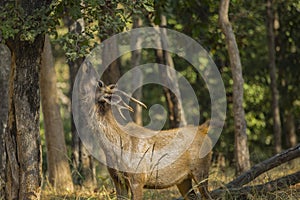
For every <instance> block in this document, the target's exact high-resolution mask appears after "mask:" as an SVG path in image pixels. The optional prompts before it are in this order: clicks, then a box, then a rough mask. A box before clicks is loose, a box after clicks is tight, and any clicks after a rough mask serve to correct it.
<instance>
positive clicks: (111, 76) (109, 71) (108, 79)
mask: <svg viewBox="0 0 300 200" xmlns="http://www.w3.org/2000/svg"><path fill="white" fill-rule="evenodd" d="M112 35H113V34H112ZM110 41H111V43H106V44H107V45H105V46H104V48H103V54H102V61H103V63H102V65H103V66H107V65H108V67H107V68H106V71H105V72H104V74H103V76H102V80H103V81H104V83H105V84H115V83H117V82H118V80H119V78H120V77H121V72H120V68H119V66H120V64H119V60H118V59H116V60H114V61H112V62H111V63H109V61H111V60H112V58H114V57H115V56H114V55H115V54H118V51H119V49H118V41H117V40H116V38H111V40H110Z"/></svg>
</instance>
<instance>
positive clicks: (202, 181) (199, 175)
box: [192, 170, 212, 199]
mask: <svg viewBox="0 0 300 200" xmlns="http://www.w3.org/2000/svg"><path fill="white" fill-rule="evenodd" d="M192 174H193V179H194V181H195V182H196V185H197V187H198V189H199V192H200V194H201V197H202V198H204V199H212V198H211V196H210V194H209V191H208V171H202V170H197V171H195V172H192Z"/></svg>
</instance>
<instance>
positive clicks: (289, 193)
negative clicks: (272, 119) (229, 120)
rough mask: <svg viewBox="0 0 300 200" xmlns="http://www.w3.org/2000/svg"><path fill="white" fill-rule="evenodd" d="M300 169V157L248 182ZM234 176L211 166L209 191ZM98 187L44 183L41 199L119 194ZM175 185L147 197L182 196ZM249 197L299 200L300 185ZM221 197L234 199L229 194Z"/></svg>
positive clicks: (84, 199) (111, 199) (106, 185)
mask: <svg viewBox="0 0 300 200" xmlns="http://www.w3.org/2000/svg"><path fill="white" fill-rule="evenodd" d="M297 171H300V158H298V159H295V160H293V161H292V162H288V163H286V164H283V165H281V166H280V167H277V168H274V169H272V170H270V171H268V172H266V173H264V174H262V175H260V176H259V177H257V178H256V179H255V180H254V181H252V182H251V183H249V184H248V186H252V185H257V184H262V183H266V182H268V181H271V180H274V179H276V178H279V177H282V176H285V175H288V174H291V173H294V172H297ZM234 177H235V175H234V170H233V169H232V168H221V167H217V166H214V167H212V169H211V172H210V177H209V190H210V191H212V190H214V189H217V188H219V187H222V186H224V185H225V184H226V183H228V182H230V181H231V180H233V178H234ZM101 182H102V183H101V184H99V187H98V188H96V189H93V190H87V189H82V188H79V187H77V188H76V189H75V192H73V193H68V192H66V193H63V194H59V193H57V192H55V191H54V190H53V189H51V188H50V189H49V187H47V186H45V187H44V189H43V191H42V199H45V200H63V199H65V200H96V199H97V200H98V199H99V200H115V199H116V193H115V190H114V188H113V184H112V182H111V181H110V179H109V178H108V179H106V180H105V181H101ZM180 196H181V195H180V193H179V192H178V190H177V188H176V187H171V188H168V189H163V190H145V191H144V199H145V200H148V199H151V200H169V199H170V200H175V199H178V198H179V197H180ZM247 198H248V199H249V200H299V199H300V184H298V185H295V186H291V187H290V188H288V189H284V190H278V191H276V192H272V193H268V194H266V195H264V196H261V195H260V196H258V195H255V192H254V195H248V196H247ZM222 199H226V200H227V199H229V200H230V199H233V198H231V197H230V196H229V197H228V196H227V197H226V198H225V197H224V198H222Z"/></svg>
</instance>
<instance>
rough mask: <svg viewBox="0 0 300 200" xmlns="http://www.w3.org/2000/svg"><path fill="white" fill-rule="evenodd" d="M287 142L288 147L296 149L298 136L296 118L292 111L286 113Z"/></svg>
mask: <svg viewBox="0 0 300 200" xmlns="http://www.w3.org/2000/svg"><path fill="white" fill-rule="evenodd" d="M285 118H286V120H285V124H286V140H287V146H288V147H294V146H296V144H297V135H296V127H295V118H294V115H293V113H292V111H291V110H287V111H286V117H285Z"/></svg>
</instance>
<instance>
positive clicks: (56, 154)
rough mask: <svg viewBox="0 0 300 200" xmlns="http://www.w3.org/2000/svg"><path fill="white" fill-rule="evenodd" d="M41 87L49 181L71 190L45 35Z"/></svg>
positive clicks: (49, 45) (52, 68) (65, 189)
mask: <svg viewBox="0 0 300 200" xmlns="http://www.w3.org/2000/svg"><path fill="white" fill-rule="evenodd" d="M40 87H41V102H42V110H43V115H44V124H45V137H46V146H47V165H48V172H49V182H50V184H51V185H52V186H53V187H54V188H55V189H56V190H57V191H73V182H72V176H71V171H70V166H69V162H68V155H67V147H66V143H65V136H64V130H63V124H62V119H61V116H60V111H59V105H58V99H57V89H56V74H55V70H54V62H53V55H52V50H51V44H50V39H49V37H48V36H46V37H45V44H44V52H43V56H42V67H41V79H40Z"/></svg>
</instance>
